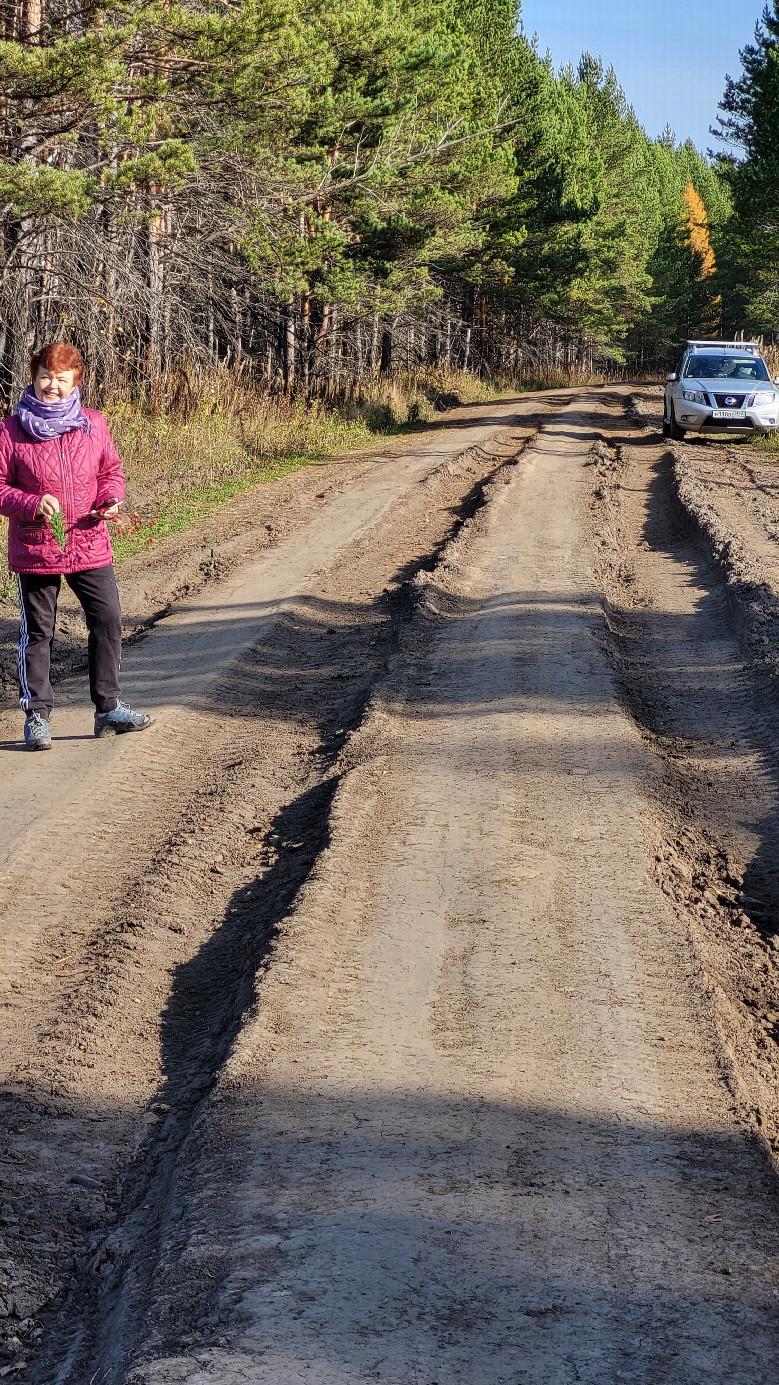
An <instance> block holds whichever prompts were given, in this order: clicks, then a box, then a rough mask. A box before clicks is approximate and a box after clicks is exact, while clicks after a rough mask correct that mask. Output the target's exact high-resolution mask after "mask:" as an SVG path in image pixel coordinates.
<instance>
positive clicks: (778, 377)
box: [774, 375, 779, 385]
mask: <svg viewBox="0 0 779 1385" xmlns="http://www.w3.org/2000/svg"><path fill="white" fill-rule="evenodd" d="M774 384H775V385H779V375H775V376H774Z"/></svg>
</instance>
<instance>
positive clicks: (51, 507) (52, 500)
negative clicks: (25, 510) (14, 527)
mask: <svg viewBox="0 0 779 1385" xmlns="http://www.w3.org/2000/svg"><path fill="white" fill-rule="evenodd" d="M59 510H60V503H59V500H58V499H57V497H56V495H42V496H41V498H40V500H39V501H38V508H37V510H36V511H35V518H36V519H38V518H39V517H41V518H42V519H51V517H52V515H57V514H59Z"/></svg>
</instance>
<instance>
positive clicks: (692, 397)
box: [682, 390, 709, 404]
mask: <svg viewBox="0 0 779 1385" xmlns="http://www.w3.org/2000/svg"><path fill="white" fill-rule="evenodd" d="M682 395H683V396H684V398H685V399H686V400H687V402H688V404H708V402H709V401H708V399H707V398H706V396H705V394H703V393H702V392H701V390H682Z"/></svg>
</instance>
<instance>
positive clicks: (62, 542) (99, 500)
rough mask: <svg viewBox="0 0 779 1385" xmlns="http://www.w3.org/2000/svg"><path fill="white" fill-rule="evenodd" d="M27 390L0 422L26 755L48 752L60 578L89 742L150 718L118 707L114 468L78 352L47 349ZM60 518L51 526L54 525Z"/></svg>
mask: <svg viewBox="0 0 779 1385" xmlns="http://www.w3.org/2000/svg"><path fill="white" fill-rule="evenodd" d="M30 373H31V376H32V385H30V386H28V387H27V389H26V390H25V391H24V394H23V395H22V397H21V400H20V401H19V405H18V407H17V411H16V413H15V414H12V415H11V417H10V418H7V419H5V420H4V422H3V423H2V424H0V514H3V515H7V516H8V519H9V521H10V522H9V526H8V566H9V568H10V570H11V572H15V573H16V574H17V582H18V584H19V606H20V610H21V638H20V640H19V686H20V699H19V700H20V703H21V706H22V708H23V710H24V711H25V713H26V720H25V724H24V740H25V744H26V746H27V749H28V750H51V736H50V734H49V717H50V716H51V710H52V707H53V705H54V695H53V693H52V688H51V677H50V666H51V645H52V640H53V638H54V622H55V619H56V615H57V597H58V595H59V590H60V585H61V580H62V578H63V577H64V578H65V581H66V582H67V583H68V586H69V587H71V588H72V590H73V591H74V592H75V594H76V596H77V597H78V600H79V601H80V602H81V605H82V607H83V610H84V616H85V618H86V623H87V629H88V631H89V640H88V645H87V650H88V658H89V690H90V693H91V696H92V701H93V702H94V704H95V735H96V736H108V735H115V734H117V733H120V732H124V731H145V730H146V727H147V726H151V725H152V722H153V718H151V717H147V716H145V715H144V714H143V712H134V711H133V710H132V708H131V707H127V706H125V704H124V703H123V702H120V701H119V693H120V691H121V689H120V687H119V658H120V653H121V633H122V625H121V621H122V617H121V611H120V609H119V593H118V592H117V589H116V578H115V576H114V569H113V554H112V552H111V540H110V538H109V534H108V529H107V527H106V525H105V523H104V521H105V520H106V519H111V518H112V517H114V516H115V515H118V513H119V507H120V505H121V502H122V499H123V498H124V477H123V475H122V464H121V462H120V461H119V457H118V456H117V453H116V449H115V447H114V444H113V442H112V440H111V434H110V433H109V431H108V425H107V424H106V421H105V419H104V418H103V415H102V414H99V413H96V412H95V411H94V410H93V409H82V407H81V391H80V389H79V385H80V384H81V379H82V376H83V374H84V362H83V360H82V357H81V353H80V352H79V351H77V350H76V348H75V347H74V346H70V345H69V344H68V343H67V342H64V341H55V342H52V344H51V345H50V346H45V347H44V348H43V350H42V351H38V352H36V354H35V355H34V356H33V357H32V359H31V361H30ZM57 516H60V519H57Z"/></svg>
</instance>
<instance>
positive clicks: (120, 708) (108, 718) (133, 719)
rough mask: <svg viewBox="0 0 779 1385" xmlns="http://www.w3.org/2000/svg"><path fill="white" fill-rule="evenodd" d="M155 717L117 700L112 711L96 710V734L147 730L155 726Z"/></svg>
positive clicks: (118, 733) (109, 734)
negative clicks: (135, 710) (136, 710)
mask: <svg viewBox="0 0 779 1385" xmlns="http://www.w3.org/2000/svg"><path fill="white" fill-rule="evenodd" d="M154 722H155V718H154V717H147V716H146V713H145V712H134V711H133V709H132V707H127V706H126V705H125V703H124V702H117V704H116V706H115V707H114V710H113V711H112V712H95V735H96V736H121V735H122V734H123V733H124V732H125V731H145V730H146V728H147V726H153V725H154Z"/></svg>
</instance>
